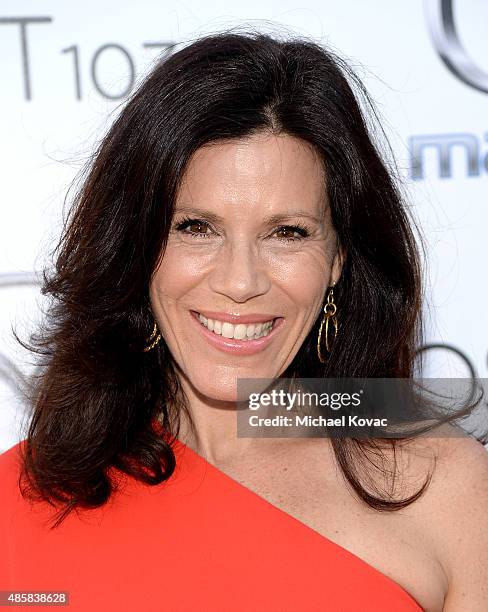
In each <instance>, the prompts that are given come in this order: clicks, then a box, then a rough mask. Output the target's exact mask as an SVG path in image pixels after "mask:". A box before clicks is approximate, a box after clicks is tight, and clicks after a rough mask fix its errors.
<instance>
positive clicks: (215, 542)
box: [0, 33, 488, 611]
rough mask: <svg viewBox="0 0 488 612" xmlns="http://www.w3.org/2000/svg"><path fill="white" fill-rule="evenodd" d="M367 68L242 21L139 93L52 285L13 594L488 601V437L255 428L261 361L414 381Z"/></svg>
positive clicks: (84, 603) (132, 605) (9, 540)
mask: <svg viewBox="0 0 488 612" xmlns="http://www.w3.org/2000/svg"><path fill="white" fill-rule="evenodd" d="M353 85H355V86H356V87H357V89H358V92H359V93H360V94H361V95H362V98H363V100H365V101H366V102H368V97H367V94H366V92H365V91H364V89H362V86H361V83H360V81H359V80H358V79H357V78H356V77H355V76H354V74H353V73H352V71H351V70H350V69H349V68H348V67H347V65H346V64H345V63H344V62H343V61H341V60H340V59H339V58H337V57H335V56H334V55H333V54H332V53H331V52H329V51H326V50H324V49H323V48H321V47H320V46H318V45H316V44H314V43H311V42H308V41H304V40H292V41H279V40H276V39H273V38H271V37H269V36H266V35H260V34H236V33H230V34H221V35H215V36H209V37H206V38H202V39H200V40H198V41H196V42H194V43H193V44H191V45H189V46H187V47H186V48H184V49H182V50H180V51H178V52H177V53H174V54H173V55H172V56H170V57H169V58H168V59H165V60H163V61H161V62H160V63H159V64H158V65H157V66H156V68H155V69H154V70H153V71H152V73H151V74H150V75H149V76H148V77H147V79H146V80H145V82H144V83H142V85H141V86H140V88H139V89H138V91H137V92H136V93H135V94H134V95H133V96H132V98H131V99H130V100H129V101H128V103H127V105H126V106H125V108H124V109H123V110H122V112H121V114H120V116H119V117H118V118H117V120H116V121H115V122H114V124H113V126H112V128H111V129H110V131H109V132H108V134H107V136H106V137H105V138H104V140H103V142H102V143H101V145H100V147H99V149H98V151H97V153H96V156H95V159H94V162H93V165H92V167H91V168H90V171H89V174H88V175H87V177H86V180H85V181H84V184H83V186H82V189H81V190H80V193H79V196H78V198H77V201H76V203H75V206H74V207H73V209H72V213H71V216H70V218H69V219H68V223H67V225H66V228H65V232H64V235H63V238H62V241H61V243H60V245H59V249H58V251H57V259H56V266H55V270H54V272H53V273H51V274H50V275H46V278H45V285H44V290H43V292H44V293H46V294H48V295H50V296H51V297H52V304H51V307H50V310H49V313H48V314H49V317H48V319H47V324H46V327H45V328H44V329H43V330H42V331H41V332H40V333H39V334H38V335H37V336H36V337H35V338H34V342H33V348H34V349H35V350H37V351H39V352H40V354H41V355H43V357H44V361H43V368H42V370H41V373H40V376H39V377H38V379H37V382H36V384H35V386H34V388H33V407H34V409H33V415H32V420H31V422H30V426H29V430H28V434H27V436H26V439H25V440H24V441H23V442H21V443H20V444H19V445H17V446H16V447H13V448H12V449H10V450H9V451H7V452H6V453H4V455H3V456H2V458H1V466H0V470H1V477H2V482H3V483H4V491H5V494H4V497H5V498H6V501H4V504H3V506H2V510H1V511H0V518H1V521H0V525H1V528H2V530H3V538H4V546H3V547H2V549H3V555H2V560H1V562H0V563H1V564H0V576H1V584H0V588H1V589H4V590H5V589H13V590H16V591H27V590H28V591H39V590H42V591H67V592H69V605H70V606H71V608H72V609H74V610H107V609H110V610H112V609H113V610H115V609H116V610H137V609H141V610H202V609H204V610H207V609H211V610H375V611H379V610H388V611H391V610H399V611H400V610H402V611H403V610H405V611H406V610H420V609H424V610H431V611H437V610H446V611H454V610H455V611H459V610H470V611H475V610H486V609H488V595H487V590H486V586H485V585H486V583H487V579H488V569H487V568H488V552H487V551H488V535H487V534H488V529H486V527H487V526H488V525H487V519H486V516H487V513H486V510H487V508H488V480H487V476H486V474H487V466H488V459H487V455H486V452H485V450H484V448H483V446H482V445H481V444H480V443H479V442H478V441H476V440H474V439H472V438H471V437H469V436H463V437H461V436H460V435H457V436H456V437H453V438H440V437H437V438H436V437H427V438H426V437H423V438H420V437H412V438H411V439H410V440H408V439H406V438H405V439H402V440H392V439H389V440H369V441H368V440H358V439H354V438H340V437H334V438H333V437H320V438H312V439H311V438H279V439H276V438H257V437H253V438H250V437H247V438H244V437H239V436H237V435H236V406H237V404H236V390H237V381H238V379H242V378H259V379H261V378H269V379H272V380H273V379H278V378H296V377H307V378H322V379H328V378H341V377H370V378H377V377H385V378H386V377H391V378H400V377H402V378H411V377H412V375H413V374H412V373H413V361H414V356H415V350H416V347H418V346H419V342H420V339H421V332H420V305H421V303H420V295H421V285H420V276H421V275H420V265H419V256H418V252H417V247H416V242H415V239H414V235H413V232H412V229H411V224H412V221H411V220H410V219H409V217H408V215H407V213H406V210H405V207H404V204H403V203H402V198H401V195H400V192H399V189H398V187H397V186H396V185H395V182H394V178H393V176H392V173H391V172H390V171H389V170H388V169H387V167H386V163H385V162H384V161H382V159H381V156H380V154H379V152H378V149H377V147H376V146H375V144H374V143H373V140H372V136H371V134H370V132H369V130H368V128H367V127H366V123H365V119H364V117H363V114H362V111H361V110H360V106H359V102H358V100H357V99H356V97H355V95H354V93H353V89H352V86H353ZM324 322H325V326H324ZM325 330H326V331H325ZM447 421H449V419H447V418H446V422H447ZM407 441H408V442H409V443H408V444H407ZM19 476H20V477H21V478H20V481H19V483H17V480H18V479H19ZM18 484H19V485H20V486H18ZM461 536H462V537H461Z"/></svg>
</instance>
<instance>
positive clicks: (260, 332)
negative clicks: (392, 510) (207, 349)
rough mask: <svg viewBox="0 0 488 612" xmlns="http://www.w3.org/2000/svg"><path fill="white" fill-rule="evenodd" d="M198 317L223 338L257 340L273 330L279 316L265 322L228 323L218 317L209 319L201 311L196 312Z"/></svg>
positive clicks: (205, 325)
mask: <svg viewBox="0 0 488 612" xmlns="http://www.w3.org/2000/svg"><path fill="white" fill-rule="evenodd" d="M195 314H196V318H197V319H198V321H199V322H200V324H201V325H203V327H206V328H207V329H208V330H209V331H211V332H213V333H214V334H215V335H216V336H221V337H222V338H229V339H235V340H243V341H249V340H257V339H258V338H264V337H266V336H267V335H268V334H269V333H270V332H271V330H272V329H273V326H274V324H275V322H276V321H277V320H278V318H279V317H276V318H274V319H271V320H270V321H265V322H263V323H238V324H237V325H234V324H233V323H228V322H227V321H219V320H217V319H209V318H207V317H205V316H203V315H202V314H200V313H199V312H196V313H195Z"/></svg>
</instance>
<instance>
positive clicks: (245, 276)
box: [209, 240, 271, 302]
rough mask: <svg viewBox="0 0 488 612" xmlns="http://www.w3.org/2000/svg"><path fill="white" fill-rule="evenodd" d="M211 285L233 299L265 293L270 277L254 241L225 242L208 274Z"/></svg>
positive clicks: (245, 298)
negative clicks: (253, 243)
mask: <svg viewBox="0 0 488 612" xmlns="http://www.w3.org/2000/svg"><path fill="white" fill-rule="evenodd" d="M209 283H210V288H211V289H212V291H214V292H215V293H219V294H221V295H224V296H226V297H227V298H229V299H231V300H233V301H234V302H246V301H247V300H249V299H251V298H253V297H256V296H259V295H263V294H265V293H267V292H268V291H269V288H270V286H271V279H270V277H269V274H268V271H267V270H266V264H265V262H263V261H262V258H260V256H259V252H258V251H257V249H256V247H255V245H252V244H249V242H247V241H245V240H241V241H236V242H233V243H231V242H230V241H229V242H226V243H225V245H223V246H222V248H221V250H220V252H219V254H218V255H217V257H216V260H215V262H214V267H213V269H212V272H211V274H210V277H209Z"/></svg>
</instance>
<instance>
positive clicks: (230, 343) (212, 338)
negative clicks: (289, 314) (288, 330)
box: [189, 310, 285, 355]
mask: <svg viewBox="0 0 488 612" xmlns="http://www.w3.org/2000/svg"><path fill="white" fill-rule="evenodd" d="M189 312H190V316H191V318H192V319H193V321H194V322H195V325H196V326H197V327H198V329H199V330H200V333H201V334H202V335H203V337H204V338H205V339H206V340H207V342H208V343H209V344H210V345H211V346H213V347H215V348H216V349H218V350H220V351H223V352H224V353H232V354H234V355H254V354H255V353H259V352H260V351H263V350H264V349H265V348H266V347H267V346H268V345H269V344H270V342H272V341H273V338H274V337H275V336H276V334H277V333H278V332H279V331H280V329H281V327H282V326H283V324H284V322H285V319H284V318H283V317H278V319H277V321H275V322H274V324H273V328H272V330H271V331H270V333H269V334H268V335H267V336H263V337H262V338H258V339H257V340H236V339H235V338H224V337H223V336H219V335H218V334H214V333H213V332H212V331H210V330H209V329H207V328H206V327H205V326H204V325H202V324H201V323H200V321H199V320H198V314H197V313H196V312H195V311H194V310H190V311H189ZM199 312H200V311H199ZM201 314H204V313H203V312H201ZM204 316H206V315H204ZM257 316H260V315H257ZM266 316H268V315H266ZM210 318H213V317H210ZM224 320H225V319H224ZM264 320H265V321H270V320H271V319H264ZM227 322H228V323H231V321H227ZM239 322H240V323H242V319H241V320H240V321H239ZM258 322H259V321H258Z"/></svg>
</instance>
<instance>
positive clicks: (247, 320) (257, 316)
mask: <svg viewBox="0 0 488 612" xmlns="http://www.w3.org/2000/svg"><path fill="white" fill-rule="evenodd" d="M190 312H192V313H195V314H198V313H200V314H202V315H203V316H204V317H206V318H207V319H217V320H218V321H224V322H227V323H232V324H233V325H239V323H244V324H251V323H265V322H266V321H272V320H273V319H277V318H279V316H280V315H277V314H272V313H268V314H263V313H261V312H259V313H253V314H247V315H234V314H230V313H228V312H215V311H212V310H198V311H196V310H191V311H190Z"/></svg>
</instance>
